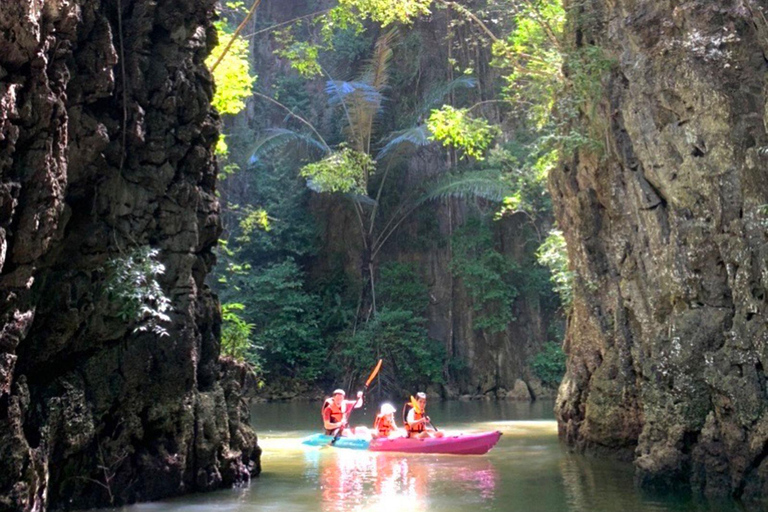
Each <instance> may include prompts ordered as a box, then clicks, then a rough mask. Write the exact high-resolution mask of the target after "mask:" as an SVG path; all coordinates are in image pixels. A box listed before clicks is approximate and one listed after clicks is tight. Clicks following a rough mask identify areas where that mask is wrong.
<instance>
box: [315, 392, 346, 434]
mask: <svg viewBox="0 0 768 512" xmlns="http://www.w3.org/2000/svg"><path fill="white" fill-rule="evenodd" d="M345 405H346V404H345V403H344V402H343V401H342V402H341V406H338V405H336V403H335V402H334V401H333V398H327V399H326V400H325V402H323V408H322V410H321V413H322V414H323V420H325V410H326V409H330V410H331V416H330V421H331V423H340V422H341V421H343V420H344V406H345ZM334 432H336V430H326V431H325V435H327V436H330V435H333V433H334Z"/></svg>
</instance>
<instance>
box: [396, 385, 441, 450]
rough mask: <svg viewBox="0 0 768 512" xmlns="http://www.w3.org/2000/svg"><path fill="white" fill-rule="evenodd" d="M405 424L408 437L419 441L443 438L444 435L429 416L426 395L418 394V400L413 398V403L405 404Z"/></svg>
mask: <svg viewBox="0 0 768 512" xmlns="http://www.w3.org/2000/svg"><path fill="white" fill-rule="evenodd" d="M403 422H404V423H405V430H406V431H407V432H408V437H416V438H418V439H424V438H425V437H443V433H442V432H439V431H438V430H437V429H436V428H435V427H434V426H433V425H432V422H431V421H430V420H429V416H427V394H426V393H422V392H418V393H416V400H414V399H413V397H411V401H410V402H407V403H406V404H405V406H404V407H403ZM428 426H429V427H428Z"/></svg>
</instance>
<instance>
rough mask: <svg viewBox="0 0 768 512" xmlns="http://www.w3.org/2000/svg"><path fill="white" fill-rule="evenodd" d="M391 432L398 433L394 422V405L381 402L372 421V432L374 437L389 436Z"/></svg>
mask: <svg viewBox="0 0 768 512" xmlns="http://www.w3.org/2000/svg"><path fill="white" fill-rule="evenodd" d="M392 434H395V435H400V432H399V431H398V430H397V424H396V423H395V407H394V406H393V405H392V404H381V410H380V412H379V414H378V415H377V416H376V420H375V421H374V422H373V433H372V434H371V436H372V437H373V438H374V439H375V438H381V437H390V436H391V435H392Z"/></svg>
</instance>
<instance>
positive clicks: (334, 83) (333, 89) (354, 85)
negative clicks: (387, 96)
mask: <svg viewBox="0 0 768 512" xmlns="http://www.w3.org/2000/svg"><path fill="white" fill-rule="evenodd" d="M325 92H326V93H327V94H328V104H329V105H331V106H332V107H335V106H337V105H341V104H343V103H346V102H347V101H348V100H347V98H349V97H351V96H353V95H354V96H359V97H360V98H361V99H362V100H363V101H364V102H366V103H369V104H371V105H375V106H376V108H379V107H380V106H381V102H382V100H383V96H382V94H381V93H380V92H379V91H377V90H376V88H375V87H373V86H372V85H370V84H367V83H365V82H358V81H351V82H346V81H342V80H328V81H327V82H326V83H325Z"/></svg>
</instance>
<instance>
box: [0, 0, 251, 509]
mask: <svg viewBox="0 0 768 512" xmlns="http://www.w3.org/2000/svg"><path fill="white" fill-rule="evenodd" d="M212 4H213V1H212V0H204V1H199V0H167V1H162V2H156V1H152V0H104V1H100V0H3V2H2V4H1V5H0V294H2V306H1V307H0V316H1V317H2V330H0V510H41V509H44V508H46V507H49V508H52V509H65V508H82V507H90V506H97V505H106V504H109V503H122V502H129V501H135V500H145V499H152V498H157V497H161V496H169V495H173V494H179V493H182V492H189V491H193V490H208V489H213V488H217V487H220V486H222V485H227V484H232V483H235V482H238V481H241V480H243V479H245V478H247V477H248V475H249V472H251V473H252V472H255V471H258V453H259V452H258V447H257V446H256V438H255V435H254V434H253V432H252V431H251V430H250V428H249V427H248V426H247V413H246V412H245V411H243V410H242V408H241V406H240V401H239V399H238V389H239V386H240V384H241V383H242V382H243V380H244V379H245V378H246V374H245V371H244V369H242V368H238V367H237V366H236V365H234V364H232V363H226V362H220V361H219V359H218V353H219V347H218V341H217V339H218V331H219V326H220V313H219V307H218V301H217V299H216V298H215V297H214V296H213V295H212V294H211V293H210V291H209V290H208V289H207V288H206V286H205V285H204V284H203V281H204V279H205V276H206V274H207V272H208V271H209V270H210V267H211V265H212V264H213V262H214V257H213V254H212V252H211V248H212V246H213V245H214V244H215V242H216V239H217V236H218V233H219V230H220V227H219V221H218V203H217V201H216V199H215V197H214V183H215V177H216V169H215V164H214V161H213V159H212V155H211V146H212V144H213V143H214V142H215V139H216V137H217V133H218V120H217V118H216V117H215V116H214V115H213V114H212V112H211V110H210V107H209V100H210V97H211V94H212V83H211V79H210V76H209V74H208V72H207V70H206V68H205V66H204V64H203V60H204V58H205V56H206V55H207V53H208V51H209V49H210V47H211V45H212V44H213V42H214V37H215V32H214V31H213V30H212V28H211V21H212V16H213V14H212V9H213V5H212ZM146 245H149V246H152V247H154V248H157V249H159V250H160V256H159V258H160V260H161V261H162V263H164V264H165V266H166V273H165V274H164V275H163V277H162V282H161V284H162V287H163V289H164V290H165V292H166V294H167V295H168V296H169V297H170V298H171V300H172V303H173V313H172V315H171V317H172V318H171V322H170V323H168V324H167V325H166V326H165V327H166V328H167V330H168V334H169V336H167V337H162V338H159V337H157V336H156V335H152V334H149V333H141V332H138V333H135V332H134V326H132V325H127V324H126V322H125V321H124V320H121V318H120V315H119V311H118V308H117V307H116V306H115V304H114V303H112V302H111V301H110V300H109V299H108V297H107V294H106V291H105V283H104V281H105V272H104V267H105V265H106V264H107V263H108V262H109V261H110V260H113V259H115V258H119V257H121V255H123V254H125V253H127V252H128V251H130V250H131V248H134V247H137V246H146Z"/></svg>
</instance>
